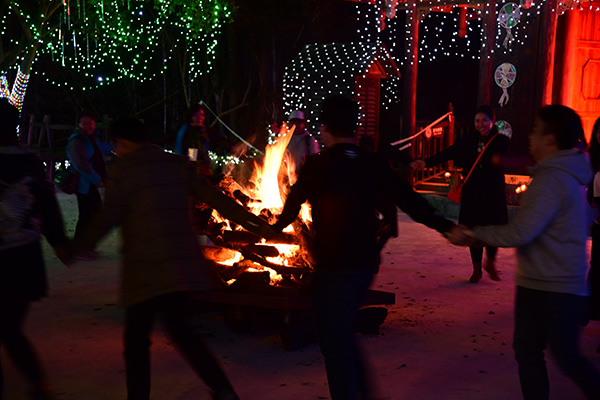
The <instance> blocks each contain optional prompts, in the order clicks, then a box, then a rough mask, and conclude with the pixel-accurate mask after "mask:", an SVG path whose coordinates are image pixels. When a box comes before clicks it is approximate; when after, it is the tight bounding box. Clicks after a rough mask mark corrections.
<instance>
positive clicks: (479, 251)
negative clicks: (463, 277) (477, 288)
mask: <svg viewBox="0 0 600 400" xmlns="http://www.w3.org/2000/svg"><path fill="white" fill-rule="evenodd" d="M469 252H470V253H471V262H473V274H472V275H471V277H470V278H469V282H471V283H478V282H479V281H480V280H481V276H482V273H481V262H482V260H483V247H469Z"/></svg>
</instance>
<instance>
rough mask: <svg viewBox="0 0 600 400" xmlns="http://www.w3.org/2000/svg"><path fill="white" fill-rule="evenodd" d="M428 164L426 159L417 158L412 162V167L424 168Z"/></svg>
mask: <svg viewBox="0 0 600 400" xmlns="http://www.w3.org/2000/svg"><path fill="white" fill-rule="evenodd" d="M426 166H427V164H425V161H423V160H415V161H413V162H411V163H410V167H411V168H414V169H416V170H422V169H423V168H425V167H426Z"/></svg>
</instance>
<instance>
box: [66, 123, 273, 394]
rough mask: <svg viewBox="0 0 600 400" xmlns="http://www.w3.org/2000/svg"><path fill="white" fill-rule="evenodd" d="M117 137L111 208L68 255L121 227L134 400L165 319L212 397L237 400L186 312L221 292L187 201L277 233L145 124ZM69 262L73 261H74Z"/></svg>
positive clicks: (118, 128) (146, 381)
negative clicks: (200, 295)
mask: <svg viewBox="0 0 600 400" xmlns="http://www.w3.org/2000/svg"><path fill="white" fill-rule="evenodd" d="M111 135H112V137H113V142H114V150H115V153H116V155H117V156H118V157H119V159H118V160H116V161H115V162H114V164H113V165H112V166H111V168H110V171H109V173H108V177H107V181H106V191H105V198H104V205H103V207H102V208H101V210H100V212H99V214H98V215H97V216H96V217H95V218H94V220H92V222H91V223H90V224H89V226H88V227H87V228H86V229H85V231H84V232H83V233H82V234H81V235H80V236H78V237H76V238H75V239H74V241H73V243H72V244H71V245H70V246H69V254H70V255H71V256H72V255H73V254H77V253H78V252H80V251H85V250H86V249H88V248H91V247H93V246H94V245H95V244H96V243H97V242H98V241H99V240H100V239H101V238H102V237H103V236H104V235H106V234H107V233H108V232H109V231H110V230H111V229H112V228H114V227H119V226H120V227H121V232H122V239H123V246H122V250H121V251H122V253H123V262H122V268H121V296H120V305H121V306H123V307H124V308H125V309H126V312H125V334H124V342H125V351H124V355H125V368H126V376H127V393H128V400H148V399H149V397H150V344H151V341H150V333H151V331H152V327H153V324H154V321H155V320H156V317H157V315H158V314H162V315H164V323H165V325H166V327H167V331H168V333H169V335H170V337H171V338H172V340H173V342H174V343H175V345H176V346H177V348H178V350H179V351H180V352H181V353H182V354H183V355H184V356H185V358H186V360H188V362H189V363H190V364H191V366H192V367H193V368H194V370H195V372H196V373H197V375H198V376H199V377H201V378H202V379H203V380H204V382H205V383H206V384H207V385H208V386H209V387H210V389H211V390H212V391H213V399H215V400H236V399H238V396H237V394H236V393H235V391H234V389H233V387H232V385H231V383H230V382H229V380H228V379H227V377H226V375H225V373H224V371H223V370H222V369H221V367H220V365H219V363H218V362H217V360H216V358H215V357H214V356H213V355H212V353H211V352H210V351H209V349H208V348H207V346H206V345H205V344H204V341H203V340H202V338H201V336H200V335H198V334H197V333H196V332H195V331H194V328H193V326H192V325H191V324H190V318H189V315H187V314H186V310H189V308H188V307H186V305H187V304H188V300H189V295H190V293H191V292H198V291H203V290H209V289H215V288H219V287H221V286H222V282H219V280H218V277H217V276H216V274H215V273H213V270H212V269H211V262H210V261H208V260H207V259H206V258H204V256H203V255H202V251H201V249H200V246H199V244H198V239H197V237H196V235H195V234H194V232H193V230H192V226H191V223H190V220H189V216H188V196H193V197H195V198H196V199H197V200H198V201H202V202H204V203H207V204H209V205H210V206H211V207H214V208H215V209H216V210H217V211H219V213H220V214H221V215H223V216H224V217H226V218H228V219H230V220H232V221H235V222H237V223H239V224H241V225H242V226H244V227H247V228H248V229H250V230H253V231H254V232H255V233H257V234H261V235H262V236H265V235H268V234H269V233H271V234H272V233H273V231H272V229H271V228H270V226H269V225H268V224H267V223H266V222H265V221H263V220H262V219H260V218H259V217H257V216H256V215H253V214H250V213H249V212H247V211H246V210H245V209H244V208H243V207H242V206H241V205H239V204H238V203H237V202H236V201H235V200H234V199H233V198H231V197H228V196H226V195H225V194H223V193H222V192H220V191H219V190H218V189H217V188H215V187H214V186H213V185H211V184H210V183H209V182H208V181H207V180H206V179H205V178H203V177H201V176H198V175H197V173H196V170H195V168H194V166H193V165H192V164H190V163H189V161H188V159H187V157H184V156H181V155H177V154H171V153H167V152H165V151H163V149H161V148H160V147H158V146H155V145H153V144H150V143H147V142H146V137H145V136H146V135H145V129H144V127H143V124H142V123H141V122H139V121H136V120H131V119H125V120H120V121H116V122H115V124H114V127H113V128H112V129H111ZM64 261H66V262H68V261H69V259H68V257H65V259H64ZM219 284H221V286H220V285H219Z"/></svg>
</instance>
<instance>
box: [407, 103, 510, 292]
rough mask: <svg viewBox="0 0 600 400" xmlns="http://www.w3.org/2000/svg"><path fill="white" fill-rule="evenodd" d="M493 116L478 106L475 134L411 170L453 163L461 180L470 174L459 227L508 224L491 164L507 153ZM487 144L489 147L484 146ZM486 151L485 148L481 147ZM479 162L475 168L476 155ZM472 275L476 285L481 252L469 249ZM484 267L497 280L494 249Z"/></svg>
mask: <svg viewBox="0 0 600 400" xmlns="http://www.w3.org/2000/svg"><path fill="white" fill-rule="evenodd" d="M494 121H495V115H494V111H493V110H492V108H491V107H490V106H481V107H479V108H478V109H477V111H476V112H475V119H474V123H475V131H472V132H469V133H467V134H466V135H465V136H464V137H463V138H462V139H460V140H459V141H458V142H456V143H455V144H454V145H452V146H450V147H448V148H447V149H445V150H443V151H441V152H439V153H437V154H435V155H433V156H432V157H430V158H427V159H425V160H415V161H414V162H413V163H412V164H411V166H412V167H413V168H415V169H423V168H425V167H431V166H434V165H437V164H440V163H443V162H446V161H449V160H454V161H455V162H456V163H457V164H458V166H460V167H462V174H463V177H464V176H466V175H467V174H468V172H469V171H471V169H472V168H473V170H472V173H471V175H470V176H469V179H468V180H467V181H466V182H465V184H464V187H463V190H462V199H461V204H460V213H459V216H458V221H459V223H460V224H461V225H465V226H469V227H473V226H478V225H497V224H505V223H507V222H508V210H507V207H506V192H505V184H504V172H503V170H502V168H500V167H499V166H497V165H495V164H494V163H493V162H492V159H493V158H494V156H497V155H499V154H504V153H506V152H507V151H508V141H509V139H508V137H507V136H505V135H502V134H499V133H498V130H497V128H496V126H495V125H494ZM488 143H489V145H488ZM486 145H488V146H487V148H485V146H486ZM484 148H485V152H484V154H483V155H482V156H481V159H480V160H479V162H477V164H476V165H475V162H476V160H477V158H478V157H479V155H480V153H481V152H482V151H483V150H484ZM469 251H470V253H471V262H472V263H473V273H472V274H471V277H470V278H469V282H471V283H478V282H479V281H480V280H481V278H482V262H483V248H481V247H470V248H469ZM485 251H486V256H487V259H486V264H485V267H484V269H485V270H486V272H487V273H488V274H489V276H490V278H491V279H492V280H494V281H499V280H500V275H499V273H498V270H497V268H496V254H497V252H498V248H497V247H495V246H491V245H486V246H485Z"/></svg>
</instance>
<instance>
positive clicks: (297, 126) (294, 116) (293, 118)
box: [289, 110, 306, 134]
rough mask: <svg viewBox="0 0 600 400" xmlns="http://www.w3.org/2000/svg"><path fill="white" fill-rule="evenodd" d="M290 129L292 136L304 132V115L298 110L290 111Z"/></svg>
mask: <svg viewBox="0 0 600 400" xmlns="http://www.w3.org/2000/svg"><path fill="white" fill-rule="evenodd" d="M289 121H290V128H291V127H292V126H293V127H294V134H300V133H303V132H304V131H305V130H306V119H305V118H304V113H303V112H302V111H300V110H296V111H292V113H291V114H290V118H289Z"/></svg>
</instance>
